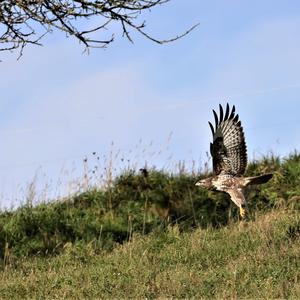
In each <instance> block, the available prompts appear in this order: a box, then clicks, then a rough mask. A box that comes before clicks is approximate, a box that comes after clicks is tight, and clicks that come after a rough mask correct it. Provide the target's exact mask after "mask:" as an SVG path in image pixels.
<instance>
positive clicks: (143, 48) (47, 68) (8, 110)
mask: <svg viewBox="0 0 300 300" xmlns="http://www.w3.org/2000/svg"><path fill="white" fill-rule="evenodd" d="M142 17H144V18H145V19H146V20H147V24H148V27H147V30H148V32H149V33H151V34H152V35H154V36H155V37H159V38H162V39H164V38H168V37H172V36H174V35H176V34H178V33H181V32H184V31H185V30H186V29H187V28H188V27H190V26H191V25H193V24H195V23H198V22H200V26H199V27H198V28H197V29H196V30H194V31H193V32H192V33H191V34H190V35H188V36H187V37H185V38H183V39H181V40H179V41H176V42H174V43H171V44H167V45H163V46H161V45H156V44H153V43H152V42H150V41H148V40H145V39H144V38H142V37H140V36H139V35H138V34H136V33H132V36H133V39H134V41H135V43H134V45H132V44H130V43H129V42H128V41H126V40H125V39H124V38H122V37H121V34H120V31H119V28H118V26H114V29H116V30H117V37H116V41H115V42H114V43H113V44H111V46H110V47H109V48H108V49H107V50H100V49H92V50H91V52H90V54H89V55H87V54H82V51H83V48H82V47H81V45H79V44H78V42H77V41H75V40H73V39H70V38H69V39H66V38H65V36H64V35H63V34H61V33H59V32H56V33H54V34H52V35H50V36H48V37H46V38H45V39H44V47H28V48H26V49H25V52H24V55H23V57H22V58H21V59H20V60H19V61H17V60H16V56H14V55H11V54H6V55H5V54H3V53H1V55H2V56H1V58H2V59H3V62H2V63H1V65H0V68H1V73H0V76H1V78H0V79H1V80H0V88H1V92H2V93H1V94H2V95H1V100H0V103H1V105H0V112H1V120H0V136H1V139H2V141H3V142H2V147H1V152H2V153H1V154H2V155H1V156H0V189H1V195H2V201H1V203H2V204H1V205H2V206H9V205H18V203H20V201H25V200H24V199H26V195H27V194H28V184H29V183H30V182H31V181H32V180H35V182H36V189H37V191H36V193H37V195H38V196H37V197H38V198H39V200H45V199H48V198H55V197H57V196H62V195H65V194H67V193H72V192H74V191H76V189H78V186H77V183H78V180H79V181H80V178H81V177H82V176H83V173H84V164H83V163H82V161H83V159H84V158H85V157H87V158H88V169H93V168H94V166H98V170H99V169H103V170H104V167H105V165H107V164H108V161H109V157H110V155H111V154H110V153H112V161H113V170H114V172H117V171H118V170H119V169H121V168H124V167H125V166H126V165H127V164H132V165H133V166H135V167H137V168H138V167H140V166H143V165H144V164H145V161H147V164H148V165H149V166H151V165H155V166H157V167H158V168H160V167H164V168H168V169H173V170H175V168H176V166H175V165H176V163H177V162H178V161H185V162H186V164H187V166H188V168H191V166H192V164H193V161H194V162H195V164H196V167H201V166H202V167H203V164H204V162H206V161H207V154H206V153H207V151H208V150H209V143H210V141H211V133H210V129H209V127H208V123H207V122H208V121H209V120H212V119H213V116H212V109H214V108H217V106H218V104H219V103H222V104H225V103H226V102H227V101H228V102H229V103H231V104H235V105H236V108H237V111H238V113H239V115H240V117H241V120H242V124H243V127H244V130H245V135H246V140H247V146H248V153H249V158H250V159H253V158H255V157H259V156H261V155H264V154H268V153H269V152H270V151H273V152H274V153H275V154H278V155H283V156H284V155H287V154H288V153H290V152H292V151H293V150H295V149H300V135H299V132H300V120H299V111H300V99H299V95H300V58H299V53H300V35H299V29H300V3H299V2H298V1H230V0H226V1H225V0H224V1H200V0H184V1H182V0H173V1H171V2H170V3H169V4H167V5H165V6H162V7H159V8H156V9H153V11H152V12H151V13H150V14H147V13H145V14H144V15H143V16H142ZM94 151H95V152H97V154H96V155H92V153H93V152H94ZM97 157H99V159H97ZM128 160H130V161H129V162H128ZM97 172H100V171H97ZM97 172H96V173H97ZM103 172H105V171H103ZM100 173H101V172H100ZM100 173H99V176H100ZM81 182H82V181H81ZM99 182H100V179H99ZM46 183H47V184H46Z"/></svg>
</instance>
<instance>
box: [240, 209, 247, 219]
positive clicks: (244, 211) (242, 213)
mask: <svg viewBox="0 0 300 300" xmlns="http://www.w3.org/2000/svg"><path fill="white" fill-rule="evenodd" d="M245 215H246V210H245V209H244V208H243V207H240V216H241V217H242V219H243V218H244V217H245Z"/></svg>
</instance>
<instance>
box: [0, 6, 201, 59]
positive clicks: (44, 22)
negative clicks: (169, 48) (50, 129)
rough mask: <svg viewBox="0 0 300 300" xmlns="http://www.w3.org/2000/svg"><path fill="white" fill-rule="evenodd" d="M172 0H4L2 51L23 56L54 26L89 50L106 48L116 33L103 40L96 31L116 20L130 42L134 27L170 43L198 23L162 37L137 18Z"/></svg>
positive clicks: (0, 28)
mask: <svg viewBox="0 0 300 300" xmlns="http://www.w3.org/2000/svg"><path fill="white" fill-rule="evenodd" d="M169 1H170V0H35V1H34V0H0V51H14V50H17V49H18V50H19V53H20V56H21V55H22V53H23V49H24V47H25V46H26V45H28V44H33V45H41V39H42V38H43V37H44V36H45V35H46V34H48V33H50V32H52V31H53V30H54V29H58V30H61V31H63V32H65V33H66V34H67V35H68V36H73V37H75V38H76V39H78V40H79V41H80V42H81V43H83V44H84V46H85V49H86V50H87V49H89V48H105V47H107V46H108V45H109V44H110V43H112V42H113V41H114V34H113V33H112V34H110V36H109V37H108V38H104V39H100V38H99V37H98V36H99V35H98V36H96V34H95V33H98V32H99V31H103V30H107V29H109V25H110V24H111V23H112V22H117V23H119V24H120V25H121V29H122V31H123V36H125V37H126V38H127V39H128V40H129V41H130V42H133V40H132V37H131V35H130V29H133V30H135V31H137V32H139V33H140V34H142V35H143V36H144V37H146V38H147V39H149V40H151V41H153V42H155V43H159V44H164V43H168V42H171V41H174V40H177V39H179V38H181V37H183V36H185V35H187V34H188V33H189V32H190V31H192V30H193V29H194V28H195V27H196V26H198V24H197V25H195V26H193V27H191V28H190V29H189V30H187V31H186V32H185V33H183V34H181V35H178V36H176V37H174V38H171V39H168V40H160V39H156V38H154V37H152V36H151V35H149V34H148V33H147V32H145V26H146V25H145V22H142V23H140V22H138V20H137V18H138V16H139V15H140V14H141V12H143V11H147V10H150V9H151V8H153V7H155V6H159V5H162V4H165V3H167V2H169ZM87 20H88V22H83V21H87ZM84 26H89V27H88V28H82V27H84Z"/></svg>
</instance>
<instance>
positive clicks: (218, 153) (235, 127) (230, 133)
mask: <svg viewBox="0 0 300 300" xmlns="http://www.w3.org/2000/svg"><path fill="white" fill-rule="evenodd" d="M219 107H220V116H219V118H218V115H217V113H216V112H215V111H214V110H213V113H214V117H215V127H213V125H212V124H211V123H210V122H208V123H209V126H210V128H211V131H212V134H213V142H212V143H211V144H210V153H211V156H212V158H213V171H214V173H215V174H216V175H218V174H230V175H233V176H235V175H243V174H244V172H245V169H246V165H247V147H246V143H245V137H244V132H243V127H242V126H241V121H239V115H237V114H235V106H233V107H232V110H231V112H230V109H229V105H228V103H227V105H226V111H225V116H224V112H223V108H222V106H221V105H219Z"/></svg>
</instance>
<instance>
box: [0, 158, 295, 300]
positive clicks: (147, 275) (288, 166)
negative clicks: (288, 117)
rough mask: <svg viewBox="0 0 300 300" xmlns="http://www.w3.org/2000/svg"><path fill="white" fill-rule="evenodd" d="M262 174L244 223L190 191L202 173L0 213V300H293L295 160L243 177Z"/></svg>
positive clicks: (217, 199)
mask: <svg viewBox="0 0 300 300" xmlns="http://www.w3.org/2000/svg"><path fill="white" fill-rule="evenodd" d="M270 171H271V172H274V178H273V179H272V181H270V182H269V183H267V184H265V185H263V186H261V187H252V188H251V189H249V190H248V191H247V199H249V200H248V202H249V214H248V216H247V219H246V220H245V221H239V220H238V212H237V209H236V208H235V207H234V206H233V205H231V204H230V202H229V200H228V197H227V196H226V195H224V194H222V193H215V192H208V191H204V190H201V189H199V188H196V187H195V186H194V183H195V181H196V179H198V178H199V177H201V176H205V175H206V174H197V175H195V174H166V173H164V172H159V171H155V170H150V171H149V173H147V174H145V173H142V174H136V173H135V172H133V171H132V172H125V173H124V174H123V175H121V176H120V177H119V178H117V179H116V180H115V182H114V184H113V185H112V187H111V188H110V189H107V190H95V189H94V190H91V191H89V192H86V193H83V194H80V195H78V196H76V197H74V198H72V199H68V200H65V201H57V202H53V203H48V204H39V205H37V206H35V207H32V206H30V205H29V204H28V205H25V206H23V207H20V208H19V209H17V210H16V211H6V212H2V213H1V214H0V256H1V277H0V293H1V298H7V299H8V298H9V299H11V298H51V299H54V298H64V297H67V298H94V297H102V298H116V297H117V298H129V297H136V298H141V297H147V298H148V297H149V298H156V297H176V298H179V297H180V298H183V297H217V298H224V297H230V298H231V297H248V298H257V297H261V298H262V297H263V298H275V297H276V298H285V297H291V298H299V297H300V281H299V280H300V275H299V271H298V270H299V267H300V259H299V257H300V247H299V246H300V217H299V207H300V202H299V199H300V198H299V197H300V187H299V182H300V155H298V154H297V153H295V154H293V155H291V156H290V157H288V158H286V159H283V160H280V159H278V158H276V157H269V158H265V159H262V160H261V161H259V162H254V163H251V164H250V165H249V167H248V171H247V172H248V175H255V174H259V173H264V172H270Z"/></svg>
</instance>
